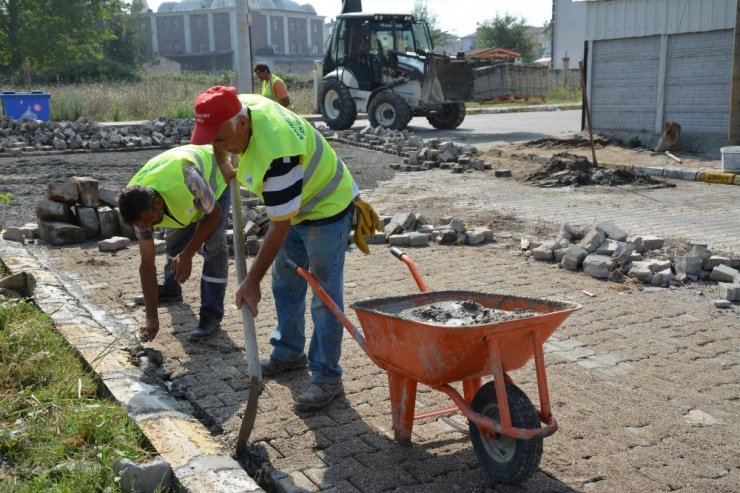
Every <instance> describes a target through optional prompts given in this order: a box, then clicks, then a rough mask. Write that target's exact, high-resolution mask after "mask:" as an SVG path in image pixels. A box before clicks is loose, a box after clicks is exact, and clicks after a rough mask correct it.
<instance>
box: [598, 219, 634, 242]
mask: <svg viewBox="0 0 740 493" xmlns="http://www.w3.org/2000/svg"><path fill="white" fill-rule="evenodd" d="M596 228H597V229H599V230H601V231H602V232H603V233H604V234H605V235H606V237H607V238H609V239H612V240H616V241H625V240H626V239H627V233H625V232H624V231H622V230H621V229H619V228H618V227H617V226H616V225H615V224H614V221H612V220H611V219H610V220H608V221H602V222H600V223H599V224H597V225H596Z"/></svg>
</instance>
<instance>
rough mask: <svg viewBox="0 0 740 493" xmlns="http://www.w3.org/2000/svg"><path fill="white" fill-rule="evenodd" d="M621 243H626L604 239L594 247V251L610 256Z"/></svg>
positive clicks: (597, 253)
mask: <svg viewBox="0 0 740 493" xmlns="http://www.w3.org/2000/svg"><path fill="white" fill-rule="evenodd" d="M622 245H626V243H621V242H619V241H615V240H609V239H606V240H604V241H603V243H601V245H599V246H598V248H596V251H595V252H594V253H595V254H596V255H607V256H609V257H611V256H612V255H614V253H615V252H616V251H617V249H619V248H620V246H622Z"/></svg>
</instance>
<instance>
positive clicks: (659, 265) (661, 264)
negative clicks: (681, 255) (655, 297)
mask: <svg viewBox="0 0 740 493" xmlns="http://www.w3.org/2000/svg"><path fill="white" fill-rule="evenodd" d="M649 262H650V269H652V271H653V273H655V272H660V271H663V270H666V269H670V268H671V261H670V260H650V261H649Z"/></svg>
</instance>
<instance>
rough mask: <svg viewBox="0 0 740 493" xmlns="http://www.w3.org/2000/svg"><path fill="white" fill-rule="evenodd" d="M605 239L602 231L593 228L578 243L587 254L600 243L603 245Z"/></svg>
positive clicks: (594, 249)
mask: <svg viewBox="0 0 740 493" xmlns="http://www.w3.org/2000/svg"><path fill="white" fill-rule="evenodd" d="M605 239H606V235H605V234H604V233H603V231H601V230H599V229H598V228H596V227H593V228H591V229H590V230H589V231H588V233H586V236H584V237H583V239H582V240H581V242H580V246H581V248H583V249H584V250H586V251H587V252H588V253H593V252H595V251H596V249H597V248H599V246H600V245H601V244H602V243H604V240H605Z"/></svg>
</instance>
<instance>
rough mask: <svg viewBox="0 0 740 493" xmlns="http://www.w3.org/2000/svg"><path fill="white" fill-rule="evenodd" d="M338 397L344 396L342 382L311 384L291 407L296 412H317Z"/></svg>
mask: <svg viewBox="0 0 740 493" xmlns="http://www.w3.org/2000/svg"><path fill="white" fill-rule="evenodd" d="M340 395H344V386H343V385H342V382H339V383H311V385H310V386H309V387H308V390H306V391H305V392H304V393H302V394H301V395H299V396H298V397H296V399H295V403H294V404H293V407H294V408H295V410H296V411H318V410H319V409H323V408H325V407H326V406H328V405H329V404H330V403H331V401H333V400H334V399H336V398H337V397H339V396H340Z"/></svg>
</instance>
